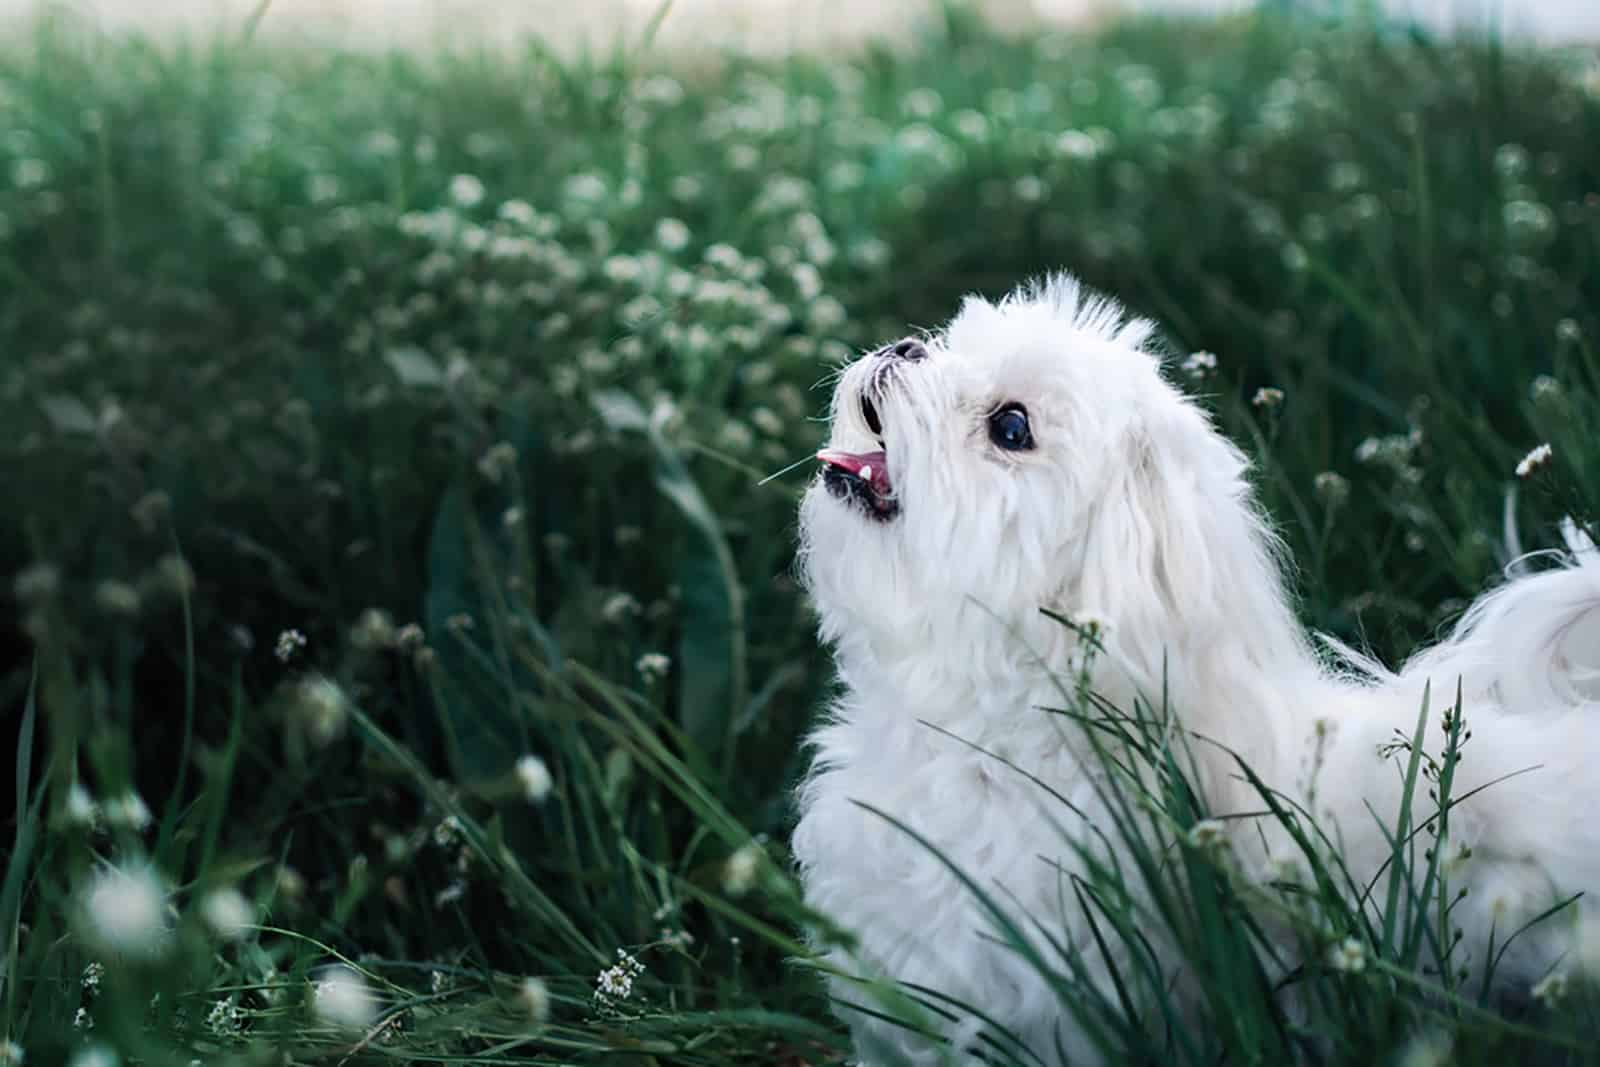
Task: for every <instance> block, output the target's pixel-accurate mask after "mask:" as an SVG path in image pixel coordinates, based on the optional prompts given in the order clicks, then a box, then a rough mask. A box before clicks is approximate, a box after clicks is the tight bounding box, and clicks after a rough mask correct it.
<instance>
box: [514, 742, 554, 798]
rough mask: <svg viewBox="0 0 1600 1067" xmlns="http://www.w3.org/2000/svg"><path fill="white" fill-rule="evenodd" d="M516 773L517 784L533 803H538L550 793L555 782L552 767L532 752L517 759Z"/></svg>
mask: <svg viewBox="0 0 1600 1067" xmlns="http://www.w3.org/2000/svg"><path fill="white" fill-rule="evenodd" d="M516 774H517V784H518V785H519V786H520V787H521V788H522V793H523V795H524V796H525V797H527V798H528V800H529V801H530V802H531V803H534V804H538V803H540V802H541V801H543V800H544V799H545V798H546V797H548V796H549V795H550V787H551V786H552V785H553V784H554V782H553V780H552V779H551V777H550V768H549V767H546V766H545V764H544V760H542V759H540V758H539V757H538V756H534V755H531V754H530V755H525V756H523V757H522V758H521V759H519V760H517V770H516Z"/></svg>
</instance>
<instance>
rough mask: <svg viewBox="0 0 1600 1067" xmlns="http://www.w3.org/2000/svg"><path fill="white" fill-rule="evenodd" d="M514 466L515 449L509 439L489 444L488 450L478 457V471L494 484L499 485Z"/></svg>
mask: <svg viewBox="0 0 1600 1067" xmlns="http://www.w3.org/2000/svg"><path fill="white" fill-rule="evenodd" d="M516 466H517V449H516V446H514V445H512V444H511V443H510V442H509V441H500V442H498V443H496V444H494V445H491V446H490V447H489V449H488V451H486V452H484V454H483V455H481V456H479V457H478V473H479V474H481V475H483V476H484V478H485V479H487V480H488V481H490V482H492V483H494V484H495V485H499V484H500V482H501V481H502V480H503V479H504V478H505V476H506V475H507V474H508V473H509V472H511V471H513V470H515V469H516Z"/></svg>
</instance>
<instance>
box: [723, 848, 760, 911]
mask: <svg viewBox="0 0 1600 1067" xmlns="http://www.w3.org/2000/svg"><path fill="white" fill-rule="evenodd" d="M762 856H763V853H762V851H761V846H760V845H758V844H756V843H755V842H754V841H750V842H748V843H746V844H744V845H741V846H740V847H739V848H738V849H737V850H736V851H735V852H734V854H733V855H731V856H729V857H728V859H727V862H725V863H724V864H723V865H722V888H723V891H724V892H726V893H727V894H728V895H729V896H735V897H737V896H742V895H743V894H745V893H748V892H749V891H750V890H751V889H752V888H754V886H755V884H756V875H757V874H758V873H759V872H760V870H761V860H762Z"/></svg>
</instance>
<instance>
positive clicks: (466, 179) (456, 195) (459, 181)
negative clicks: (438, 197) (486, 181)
mask: <svg viewBox="0 0 1600 1067" xmlns="http://www.w3.org/2000/svg"><path fill="white" fill-rule="evenodd" d="M450 199H451V201H452V202H454V203H455V205H456V206H457V207H463V208H473V207H477V206H478V205H479V204H481V203H483V182H481V181H479V180H478V179H477V178H476V177H474V176H473V175H471V174H457V175H456V176H455V177H454V178H451V179H450Z"/></svg>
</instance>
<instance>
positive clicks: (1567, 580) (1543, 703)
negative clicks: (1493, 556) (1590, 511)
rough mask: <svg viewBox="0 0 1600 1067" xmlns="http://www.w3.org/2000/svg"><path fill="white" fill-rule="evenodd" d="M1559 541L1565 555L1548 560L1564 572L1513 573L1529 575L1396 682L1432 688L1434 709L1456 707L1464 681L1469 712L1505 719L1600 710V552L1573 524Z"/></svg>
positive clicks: (1492, 597) (1480, 607)
mask: <svg viewBox="0 0 1600 1067" xmlns="http://www.w3.org/2000/svg"><path fill="white" fill-rule="evenodd" d="M1562 535H1563V537H1564V539H1565V540H1566V543H1567V551H1566V552H1553V553H1543V555H1546V556H1555V557H1556V558H1558V559H1559V561H1560V566H1558V567H1555V568H1551V569H1547V570H1542V571H1538V572H1532V573H1526V568H1524V567H1519V566H1515V565H1514V566H1513V567H1512V568H1509V570H1511V572H1512V573H1516V572H1517V571H1519V570H1521V571H1524V573H1522V574H1520V575H1519V576H1517V577H1514V578H1512V579H1511V580H1510V581H1508V582H1507V583H1506V584H1505V585H1502V586H1501V587H1500V588H1498V589H1496V590H1494V591H1493V592H1490V593H1488V594H1486V595H1484V596H1483V597H1482V598H1480V599H1479V600H1478V601H1477V602H1476V603H1474V604H1473V605H1472V607H1471V608H1469V609H1468V610H1467V613H1466V614H1465V615H1463V616H1462V617H1461V620H1460V621H1459V622H1458V623H1457V624H1456V626H1455V628H1454V630H1453V631H1452V632H1451V633H1450V636H1449V637H1447V638H1445V639H1444V640H1443V641H1441V642H1440V643H1439V644H1437V645H1435V646H1434V647H1432V648H1430V649H1428V650H1426V651H1424V652H1422V653H1419V654H1418V655H1417V656H1415V657H1413V658H1412V659H1411V660H1409V661H1408V662H1407V663H1406V665H1405V666H1404V667H1402V668H1401V670H1400V672H1399V676H1398V678H1399V679H1400V680H1419V681H1420V680H1422V679H1427V680H1428V681H1430V682H1432V684H1433V687H1434V693H1435V697H1436V706H1437V705H1439V704H1443V703H1445V702H1454V700H1455V694H1456V686H1457V684H1458V682H1459V684H1460V686H1461V691H1462V695H1463V698H1464V702H1465V705H1466V707H1467V708H1468V709H1471V708H1472V707H1473V706H1474V705H1475V704H1479V703H1481V702H1482V701H1483V700H1484V699H1488V700H1489V701H1492V703H1493V704H1494V705H1495V706H1497V707H1498V708H1499V709H1500V710H1501V711H1503V712H1504V713H1505V714H1508V715H1541V714H1550V713H1556V712H1560V711H1565V710H1570V709H1572V708H1576V707H1580V706H1583V705H1588V704H1596V703H1600V551H1597V550H1596V548H1595V543H1594V541H1593V540H1592V539H1590V537H1589V535H1588V534H1587V533H1585V532H1584V531H1583V530H1582V529H1581V528H1579V527H1578V525H1577V524H1576V523H1574V522H1573V521H1572V520H1571V519H1568V520H1566V521H1565V522H1564V523H1563V524H1562ZM1535 555H1539V554H1535ZM1531 558H1532V557H1524V559H1525V560H1526V559H1531ZM1519 562H1520V561H1519ZM1468 719H1469V721H1470V719H1471V715H1470V710H1469V714H1468Z"/></svg>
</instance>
